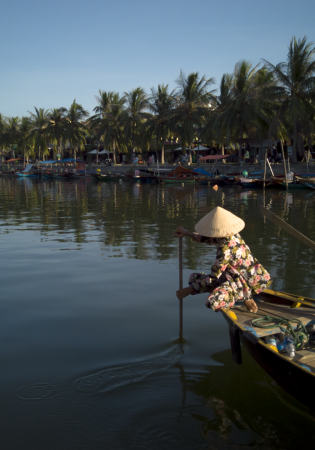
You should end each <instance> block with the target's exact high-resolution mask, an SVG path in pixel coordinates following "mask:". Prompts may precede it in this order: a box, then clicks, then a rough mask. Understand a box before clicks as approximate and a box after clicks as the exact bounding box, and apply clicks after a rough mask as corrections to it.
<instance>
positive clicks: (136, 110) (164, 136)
mask: <svg viewBox="0 0 315 450" xmlns="http://www.w3.org/2000/svg"><path fill="white" fill-rule="evenodd" d="M314 56H315V47H314V44H313V42H308V41H307V38H306V37H303V38H302V39H296V38H295V37H293V38H292V40H291V42H290V44H289V47H288V53H287V58H286V61H285V62H281V63H279V64H277V65H273V64H271V63H270V62H269V61H266V60H262V63H259V64H257V65H255V66H253V65H252V64H251V63H249V62H248V61H246V60H242V61H239V62H238V63H237V64H236V65H235V68H234V72H233V73H232V74H224V75H223V76H222V78H221V82H220V86H219V89H218V91H217V90H214V89H212V88H213V85H214V83H215V80H214V79H213V78H207V77H206V76H199V74H198V72H192V73H190V74H188V75H187V76H186V75H185V74H184V73H183V72H182V71H181V72H180V75H179V77H178V78H177V80H176V88H175V89H174V90H172V91H170V89H169V85H164V84H160V85H158V87H157V88H151V92H150V94H147V93H146V92H145V91H144V89H143V88H141V87H137V88H135V89H132V90H131V91H129V92H124V94H123V95H120V94H119V93H117V92H113V91H102V90H100V91H99V93H98V95H97V96H95V99H96V103H97V106H96V107H95V108H94V110H93V114H92V115H89V112H88V111H87V110H85V109H84V108H83V106H82V105H80V104H78V103H77V102H76V100H74V101H73V103H72V104H71V106H70V107H69V109H67V108H64V107H61V108H53V109H50V110H45V109H44V108H36V107H35V112H30V113H29V116H27V117H22V118H19V117H4V116H3V115H1V114H0V148H1V149H2V152H6V151H9V150H11V149H12V148H14V149H17V150H18V151H19V152H20V153H23V154H24V155H25V157H26V159H28V157H29V156H38V157H39V158H41V157H43V156H45V155H47V154H48V153H49V151H48V143H52V144H53V147H54V156H55V155H57V154H61V155H62V154H63V152H64V150H65V148H70V149H71V151H72V152H73V154H74V155H73V156H74V158H76V155H77V152H78V151H82V150H84V149H85V146H86V144H87V140H88V141H89V143H90V144H91V142H93V144H95V145H96V147H97V149H98V150H99V149H100V146H104V148H106V149H108V150H110V151H111V152H113V155H114V156H113V157H114V162H116V155H117V154H118V153H134V152H141V151H147V150H151V151H155V150H159V151H161V159H162V161H161V162H162V163H164V146H165V142H166V141H168V140H170V139H173V140H176V141H177V142H179V143H180V145H181V147H182V148H183V149H184V148H185V147H189V148H192V146H193V145H194V144H195V143H197V142H202V143H204V144H206V145H208V146H212V147H217V148H220V149H221V151H222V154H224V147H225V146H229V147H231V148H232V149H233V148H235V147H236V145H235V144H236V143H238V144H239V145H238V148H239V150H238V151H239V156H242V155H241V152H242V148H241V144H242V143H244V142H250V140H256V141H257V140H265V139H269V140H281V141H284V140H287V141H288V140H289V139H292V140H293V148H292V160H293V162H296V160H297V155H298V154H303V153H304V148H305V146H307V147H308V149H310V150H312V144H313V140H314V133H315V127H314V125H315V76H314V75H315V60H314ZM97 157H98V153H97Z"/></svg>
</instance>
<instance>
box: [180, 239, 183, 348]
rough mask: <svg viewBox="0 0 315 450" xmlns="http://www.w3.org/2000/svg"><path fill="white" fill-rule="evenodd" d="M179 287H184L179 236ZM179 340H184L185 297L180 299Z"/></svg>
mask: <svg viewBox="0 0 315 450" xmlns="http://www.w3.org/2000/svg"><path fill="white" fill-rule="evenodd" d="M179 289H183V238H181V237H180V238H179ZM179 342H180V344H181V343H182V342H183V299H182V298H181V299H180V300H179Z"/></svg>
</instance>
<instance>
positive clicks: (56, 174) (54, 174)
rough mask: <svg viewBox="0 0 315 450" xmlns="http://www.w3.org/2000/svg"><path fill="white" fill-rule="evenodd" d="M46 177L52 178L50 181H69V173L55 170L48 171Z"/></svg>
mask: <svg viewBox="0 0 315 450" xmlns="http://www.w3.org/2000/svg"><path fill="white" fill-rule="evenodd" d="M45 177H46V178H50V179H57V180H69V177H68V172H67V171H65V172H62V171H59V170H54V169H50V170H46V172H45Z"/></svg>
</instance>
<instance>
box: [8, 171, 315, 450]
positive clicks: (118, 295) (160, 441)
mask: <svg viewBox="0 0 315 450" xmlns="http://www.w3.org/2000/svg"><path fill="white" fill-rule="evenodd" d="M314 201H315V192H308V191H307V190H306V191H300V192H293V193H286V192H285V191H280V190H269V189H268V190H266V192H265V196H264V195H263V192H262V191H258V190H242V189H240V188H231V187H224V188H220V189H219V190H218V191H217V192H216V191H214V190H212V189H211V188H208V187H202V186H198V185H196V186H181V185H179V186H167V185H166V186H161V185H157V184H139V183H137V184H132V183H128V182H124V183H99V184H97V183H95V182H94V181H93V180H90V181H85V180H78V181H67V182H65V181H64V180H60V181H57V180H52V181H50V180H45V181H38V180H33V179H32V180H28V179H22V180H16V179H14V178H8V179H5V178H0V240H1V248H2V259H1V261H0V269H1V274H2V278H1V285H0V288H1V301H0V340H1V342H2V343H3V344H2V346H1V349H0V356H1V361H2V368H3V369H2V372H1V388H0V389H1V397H2V402H1V408H2V411H1V412H2V417H3V424H2V425H3V429H4V430H5V433H3V434H4V436H3V444H2V448H4V449H10V450H11V448H23V449H32V450H37V449H43V448H45V449H63V448H64V449H98V448H100V449H101V448H102V449H104V448H109V449H111V448H114V449H116V448H117V449H121V448H133V449H147V448H150V449H160V448H170V449H177V448H178V449H183V448H184V449H196V448H198V449H208V448H215V449H230V448H235V449H238V448H244V447H245V448H246V447H250V448H254V449H262V450H264V449H270V448H273V449H278V448H296V447H297V446H301V445H302V444H303V445H304V444H305V445H308V446H309V445H310V444H311V443H312V440H311V435H310V433H309V430H311V429H312V427H313V422H314V420H313V416H311V415H310V414H308V413H307V412H306V411H305V410H304V409H303V407H301V406H300V405H299V404H297V403H296V402H295V401H294V400H293V399H292V398H291V397H290V396H289V395H288V394H286V393H284V392H283V391H282V390H280V388H278V387H277V386H273V385H272V383H271V379H270V378H269V377H268V376H267V375H265V374H264V372H263V371H262V370H261V369H260V368H259V367H258V366H257V365H256V363H255V362H254V361H253V360H252V359H251V358H250V357H249V356H248V355H247V354H246V352H245V351H244V352H243V353H244V355H243V360H244V364H243V365H241V366H237V365H235V364H234V362H233V360H232V358H231V355H230V350H228V349H229V338H228V332H227V327H226V323H225V322H224V320H223V319H222V317H221V316H220V315H219V314H215V313H213V312H212V311H209V310H207V309H206V308H204V306H203V305H204V298H203V296H195V297H192V298H187V299H185V301H184V336H185V338H186V340H187V343H186V345H185V352H184V353H183V354H182V353H181V351H180V349H179V347H178V346H177V345H174V339H176V338H177V333H178V300H177V299H176V297H175V294H174V293H175V290H176V289H177V287H178V242H177V240H176V239H175V238H174V236H173V232H174V229H175V227H176V226H178V225H180V224H182V225H185V227H186V228H188V229H190V230H193V228H194V225H195V223H196V222H197V221H198V220H199V219H200V218H201V217H202V216H203V215H204V214H206V213H207V212H209V211H210V210H211V209H212V208H214V207H215V206H217V205H219V206H223V207H225V208H227V209H229V210H231V211H232V212H234V213H235V214H236V215H239V216H241V217H242V218H243V219H244V220H245V222H246V228H245V229H244V231H243V232H242V236H243V237H244V239H245V241H246V242H247V243H248V245H249V246H250V247H251V250H252V251H253V253H254V255H255V256H256V257H257V258H258V259H259V261H260V262H261V263H262V264H263V265H265V266H266V268H268V269H269V270H270V272H271V274H272V277H273V278H274V285H273V286H274V287H275V288H277V289H284V290H288V291H292V292H294V293H297V292H298V293H301V294H303V295H307V296H309V297H315V289H314V284H315V283H314V267H315V266H314V254H313V252H312V251H311V250H310V249H308V248H307V247H305V246H304V245H303V244H301V243H300V242H298V241H296V240H294V239H293V238H291V237H290V236H289V235H287V234H286V233H285V232H284V231H283V230H280V229H279V228H278V227H276V226H275V225H274V224H272V223H270V222H268V221H267V220H264V218H263V217H261V215H260V213H259V208H260V205H265V206H266V207H267V208H268V209H271V210H272V211H273V212H275V213H276V214H278V215H279V216H280V217H282V218H283V219H284V220H285V221H287V222H288V223H290V224H291V225H292V226H294V227H296V228H297V229H298V230H299V231H301V232H302V233H303V234H305V235H306V236H308V237H309V238H310V239H313V240H314V239H315V228H314V223H315V209H314ZM214 257H215V249H214V248H212V247H207V246H202V245H198V244H195V243H192V242H191V241H190V240H187V241H185V243H184V277H185V279H186V278H187V277H188V275H189V273H190V272H191V271H197V270H204V271H207V270H209V269H210V266H211V265H212V262H213V259H214ZM198 297H200V298H198ZM17 429H18V430H19V432H18V433H17V432H16V430H17Z"/></svg>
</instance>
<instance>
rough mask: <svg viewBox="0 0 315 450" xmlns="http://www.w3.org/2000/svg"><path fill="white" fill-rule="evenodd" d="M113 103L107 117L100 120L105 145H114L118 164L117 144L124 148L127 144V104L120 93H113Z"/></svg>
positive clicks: (114, 153)
mask: <svg viewBox="0 0 315 450" xmlns="http://www.w3.org/2000/svg"><path fill="white" fill-rule="evenodd" d="M111 101H112V103H111V105H110V108H108V111H107V113H106V115H105V117H104V118H103V119H102V121H101V122H100V131H99V133H101V134H102V135H103V136H104V146H105V144H108V145H112V147H113V155H114V164H116V150H117V146H119V148H120V149H121V148H123V147H124V146H125V144H124V140H123V122H122V118H123V111H124V110H123V106H124V104H125V99H124V97H122V98H120V96H119V94H118V93H117V92H116V93H113V95H112V99H111Z"/></svg>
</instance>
